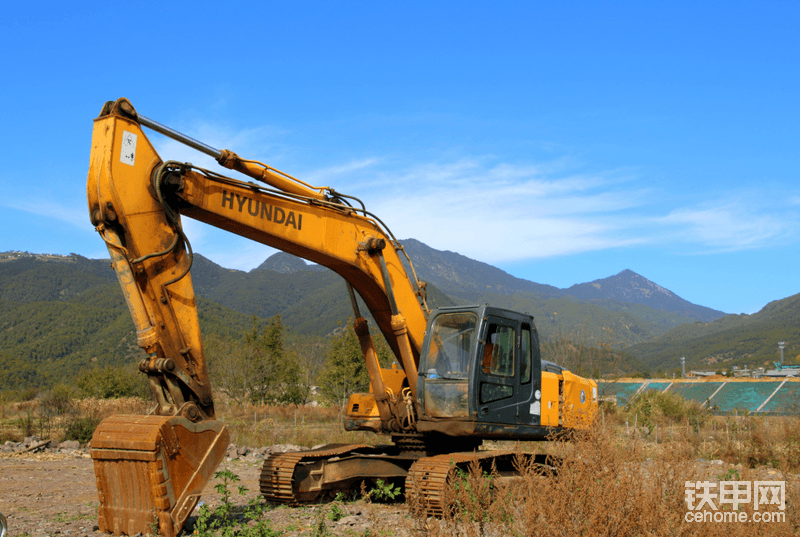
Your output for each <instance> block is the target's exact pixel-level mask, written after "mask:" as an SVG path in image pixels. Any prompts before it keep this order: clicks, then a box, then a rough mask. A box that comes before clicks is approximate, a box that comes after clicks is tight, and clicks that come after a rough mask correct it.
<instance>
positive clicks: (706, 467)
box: [415, 416, 800, 536]
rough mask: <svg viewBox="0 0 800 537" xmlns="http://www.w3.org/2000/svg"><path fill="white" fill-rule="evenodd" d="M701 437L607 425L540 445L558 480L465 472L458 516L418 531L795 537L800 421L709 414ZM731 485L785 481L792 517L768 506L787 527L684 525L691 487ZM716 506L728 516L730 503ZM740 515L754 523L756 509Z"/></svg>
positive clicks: (531, 471)
mask: <svg viewBox="0 0 800 537" xmlns="http://www.w3.org/2000/svg"><path fill="white" fill-rule="evenodd" d="M722 425H727V429H726V428H724V427H722ZM734 425H735V427H734ZM661 427H662V428H663V427H666V428H668V427H669V426H668V425H667V424H666V423H662V424H661ZM699 429H700V434H699V435H698V433H697V430H696V429H694V430H693V429H692V428H691V427H690V426H689V425H688V424H683V425H679V424H672V430H671V432H670V433H669V434H667V433H666V431H665V434H664V437H663V438H662V439H660V440H659V441H658V442H657V441H656V440H655V438H654V435H653V433H650V434H648V435H644V434H642V432H641V431H635V432H634V431H632V428H631V427H630V425H629V427H628V430H627V432H626V429H625V427H624V426H620V425H619V424H618V423H617V420H615V419H609V417H608V416H606V417H605V418H602V417H601V418H600V419H599V420H598V421H597V423H596V426H595V427H593V428H592V429H591V430H590V431H589V432H587V433H585V434H581V435H578V436H576V437H575V438H573V439H572V441H571V442H566V441H553V442H550V443H548V445H547V446H544V445H542V446H540V447H539V449H540V450H541V451H547V452H548V453H551V454H553V455H556V456H558V457H560V459H561V462H560V463H559V464H557V468H556V471H555V472H554V473H550V474H548V472H543V471H542V469H541V468H538V467H535V466H532V465H525V464H522V465H521V472H522V478H520V479H516V480H508V479H506V480H503V479H501V478H499V476H492V475H485V474H484V475H482V474H481V472H480V471H478V470H477V469H476V468H473V469H472V470H471V471H470V472H469V473H468V474H462V475H461V477H460V478H459V480H458V483H457V486H456V487H455V488H454V492H453V496H452V498H450V501H451V502H452V504H453V505H457V506H458V507H459V508H458V509H456V510H454V511H453V512H452V513H451V514H449V515H448V516H446V517H445V518H444V519H442V520H436V519H430V518H429V519H423V518H419V517H418V518H417V519H416V521H415V532H416V534H417V535H420V536H440V535H441V536H443V535H465V536H472V535H475V536H482V535H497V536H501V535H502V536H505V535H513V536H535V535H548V536H549V535H565V536H566V535H568V536H571V535H600V536H603V535H608V536H611V535H613V536H628V535H631V536H633V535H653V536H661V535H687V536H688V535H704V536H705V535H712V536H713V535H725V536H738V535H748V536H750V535H797V534H798V532H800V513H798V509H797V502H798V501H800V476H798V474H797V472H798V470H800V468H798V465H800V458H798V456H797V442H798V433H800V419H798V418H764V417H746V418H741V417H740V418H726V417H713V416H712V417H710V418H709V419H708V420H707V421H706V424H705V425H701V426H700V428H699ZM726 431H727V432H726ZM715 432H716V437H715V436H714V433H715ZM709 433H711V438H707V439H706V438H703V439H702V440H700V441H698V436H700V437H701V438H702V436H703V435H706V434H709ZM726 435H727V436H726ZM704 450H706V451H708V450H710V451H709V452H708V453H705V455H706V456H709V454H713V455H714V456H715V458H718V459H723V460H724V461H725V462H721V461H713V462H712V461H708V460H706V461H702V460H698V459H700V458H705V457H702V455H703V454H704ZM544 474H548V475H544ZM733 480H737V481H751V482H752V481H757V480H770V481H785V482H786V500H787V506H786V510H785V511H775V506H770V507H772V511H775V512H779V513H783V515H782V516H784V517H785V519H784V521H775V522H762V523H756V522H730V521H728V522H725V521H723V522H714V521H712V520H713V519H709V521H708V522H693V521H692V522H687V521H686V520H685V519H684V517H685V516H686V514H687V512H689V511H688V507H687V504H686V502H685V492H686V482H687V481H692V482H697V481H710V482H713V483H717V484H718V483H719V481H733ZM714 490H717V491H718V490H719V487H718V485H717V488H716V489H712V492H713V491H714ZM715 504H716V505H717V507H725V508H727V512H728V513H730V512H731V511H730V505H727V506H721V505H720V503H719V502H715ZM764 509H765V508H764V507H763V506H762V507H761V511H760V512H764ZM767 509H768V510H769V508H767ZM740 510H741V511H742V512H744V513H746V516H747V517H748V520H752V518H753V514H754V509H753V502H752V501H751V502H749V503H748V504H746V505H742V506H740ZM722 512H723V513H724V512H725V510H723V511H722ZM710 514H711V515H713V512H711V513H710ZM720 516H721V515H720ZM728 516H730V515H728Z"/></svg>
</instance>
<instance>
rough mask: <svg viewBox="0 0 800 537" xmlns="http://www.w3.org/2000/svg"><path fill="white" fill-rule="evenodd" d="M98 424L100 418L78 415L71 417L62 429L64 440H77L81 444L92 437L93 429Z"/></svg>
mask: <svg viewBox="0 0 800 537" xmlns="http://www.w3.org/2000/svg"><path fill="white" fill-rule="evenodd" d="M99 424H100V418H96V417H93V416H78V417H75V418H73V419H72V420H71V421H70V422H69V423H67V427H66V429H65V430H64V440H77V441H78V442H80V443H81V444H85V443H87V442H88V441H89V440H91V439H92V435H93V434H94V430H95V429H96V428H97V426H98V425H99Z"/></svg>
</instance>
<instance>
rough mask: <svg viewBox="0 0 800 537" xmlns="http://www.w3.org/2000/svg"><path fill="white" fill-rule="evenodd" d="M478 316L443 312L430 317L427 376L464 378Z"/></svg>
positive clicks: (473, 341)
mask: <svg viewBox="0 0 800 537" xmlns="http://www.w3.org/2000/svg"><path fill="white" fill-rule="evenodd" d="M477 327H478V316H477V315H476V314H474V313H471V312H468V313H445V314H442V315H439V316H438V317H436V319H434V321H433V326H432V327H431V337H430V341H431V343H430V346H429V347H428V356H427V360H426V362H425V363H426V364H427V371H426V376H427V377H429V378H445V379H466V378H468V377H469V367H470V365H469V364H470V353H471V351H472V348H473V346H474V344H475V337H476V333H477Z"/></svg>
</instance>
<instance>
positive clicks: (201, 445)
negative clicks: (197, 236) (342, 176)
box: [87, 99, 429, 537]
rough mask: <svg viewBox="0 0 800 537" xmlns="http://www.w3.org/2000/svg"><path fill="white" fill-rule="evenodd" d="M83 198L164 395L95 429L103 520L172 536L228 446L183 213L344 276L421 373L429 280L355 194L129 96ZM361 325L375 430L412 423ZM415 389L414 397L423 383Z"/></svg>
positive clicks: (120, 529) (108, 127)
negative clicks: (161, 117)
mask: <svg viewBox="0 0 800 537" xmlns="http://www.w3.org/2000/svg"><path fill="white" fill-rule="evenodd" d="M142 126H148V127H150V128H153V129H155V130H158V131H159V132H162V133H163V134H165V135H167V136H171V137H173V138H177V139H179V140H180V141H182V142H184V143H187V144H188V145H191V146H192V147H195V148H196V149H198V150H200V151H203V152H205V153H207V154H209V155H212V156H213V157H214V158H216V159H217V161H218V162H219V163H220V164H221V165H223V166H225V167H227V168H230V169H233V170H236V171H239V172H241V173H243V174H245V175H246V176H248V177H249V178H251V179H255V180H257V181H259V183H255V182H252V181H242V180H237V179H232V178H229V177H225V176H222V175H220V174H217V173H215V172H212V171H209V170H204V169H201V168H198V167H195V166H192V165H191V164H188V163H181V162H175V161H163V160H162V159H161V158H160V157H159V155H158V154H157V153H156V151H155V149H154V148H153V146H152V144H151V143H150V141H149V139H148V138H147V136H146V134H145V132H144V131H143V129H142ZM87 198H88V203H89V213H90V218H91V221H92V224H93V225H94V226H95V227H96V229H97V231H98V232H99V233H100V235H101V237H102V238H103V240H104V241H105V242H106V244H107V246H108V250H109V253H110V255H111V259H112V265H113V267H114V270H115V271H116V273H117V276H118V279H119V282H120V285H121V287H122V290H123V294H124V296H125V300H126V302H127V304H128V307H129V309H130V311H131V315H132V317H133V320H134V325H135V327H136V333H137V340H138V344H139V346H140V347H141V348H142V349H143V350H144V352H145V354H146V357H145V358H143V359H142V360H141V361H140V363H139V369H140V370H141V371H142V372H144V373H145V374H147V375H148V378H149V382H150V386H151V388H152V390H153V393H154V394H155V397H156V401H157V407H156V408H155V410H154V412H153V415H151V416H146V417H142V416H114V417H112V418H109V419H107V420H105V421H104V422H103V423H101V425H100V426H98V429H97V431H96V433H95V436H94V438H93V439H92V457H93V459H94V461H95V472H96V475H97V482H98V491H99V494H100V500H101V506H100V516H99V519H100V528H101V530H104V531H111V532H114V533H126V534H129V535H132V534H135V533H137V532H147V531H148V530H149V529H150V526H151V525H152V523H153V520H154V517H155V519H156V520H157V521H158V524H159V531H160V533H161V534H162V535H166V536H167V537H171V536H172V535H175V534H177V533H178V532H179V531H180V528H181V527H182V525H183V523H184V522H185V520H186V517H187V516H188V515H189V513H190V512H191V510H192V508H193V507H194V506H195V504H196V503H197V500H198V499H199V497H200V492H201V491H202V488H203V486H204V485H205V483H206V482H207V481H208V479H209V478H210V477H211V475H212V474H213V472H214V470H215V469H216V467H217V466H218V464H219V462H220V461H221V460H222V457H223V456H224V452H225V448H226V446H227V443H228V432H227V430H226V428H225V427H224V425H222V424H221V423H220V422H218V421H216V420H215V419H214V402H213V399H212V394H211V386H210V383H209V377H208V370H207V366H206V360H205V356H204V352H203V344H202V339H201V336H200V328H199V322H198V315H197V307H196V302H195V296H194V291H193V286H192V280H191V265H192V252H191V247H190V242H189V240H188V239H187V237H186V236H185V235H184V233H183V227H182V223H181V217H182V216H187V217H191V218H194V219H197V220H199V221H202V222H206V223H208V224H210V225H213V226H215V227H219V228H221V229H225V230H228V231H230V232H232V233H235V234H237V235H241V236H244V237H247V238H249V239H251V240H254V241H257V242H261V243H263V244H266V245H269V246H272V247H275V248H278V249H280V250H283V251H285V252H289V253H292V254H294V255H297V256H299V257H302V258H305V259H308V260H310V261H313V262H315V263H318V264H320V265H323V266H325V267H328V268H330V269H331V270H333V271H334V272H336V273H338V274H340V275H341V276H342V277H343V278H344V279H345V280H346V281H347V283H348V286H349V287H350V289H351V291H352V289H355V290H356V291H358V294H359V295H360V296H361V298H362V299H363V300H364V302H365V303H366V305H367V307H368V308H369V310H370V312H371V313H372V315H373V317H374V318H375V321H376V323H377V325H378V328H379V329H380V330H381V332H382V333H383V335H384V337H385V338H386V340H387V342H388V344H389V346H390V347H391V348H392V350H393V351H394V353H395V355H396V356H397V357H398V358H399V359H400V362H401V364H402V366H403V369H404V370H405V375H406V376H407V378H408V379H416V378H417V367H418V364H419V354H420V349H421V348H422V344H423V336H424V332H425V324H426V321H427V314H428V313H429V311H428V308H427V305H426V304H425V296H424V284H422V283H420V282H419V281H418V280H417V278H416V276H415V275H414V273H413V267H412V266H411V265H410V261H407V263H408V266H409V268H410V273H411V276H409V272H407V270H406V265H405V264H404V263H403V261H402V260H401V257H400V256H401V255H404V252H403V250H402V247H401V246H400V244H399V243H398V242H397V241H396V240H395V239H394V237H393V236H392V235H391V233H390V232H389V231H388V230H387V228H386V227H385V226H384V225H382V223H381V222H380V220H379V219H378V218H377V217H374V216H373V215H371V214H370V213H368V212H367V211H366V209H365V208H364V207H363V205H362V204H360V202H358V201H357V200H355V199H354V198H348V197H346V196H343V195H341V194H339V193H337V192H335V191H333V190H332V189H330V188H327V187H325V188H315V187H311V186H310V185H307V184H305V183H303V182H301V181H298V180H296V179H294V178H292V177H290V176H288V175H286V174H283V173H282V172H279V171H277V170H275V169H274V168H271V167H269V166H266V165H264V164H261V163H259V162H256V161H250V160H245V159H242V158H240V157H239V156H238V155H236V154H235V153H232V152H231V151H227V150H223V151H219V150H216V149H213V148H210V147H208V146H206V145H204V144H202V143H200V142H197V141H195V140H192V139H190V138H187V137H185V136H183V135H180V134H179V133H176V132H175V131H172V130H171V129H168V128H166V127H163V126H161V125H159V124H157V123H155V122H153V121H151V120H149V119H147V118H145V117H143V116H140V115H138V114H137V112H136V111H135V109H134V108H133V106H132V105H131V104H130V102H128V101H127V100H126V99H119V100H117V101H116V102H113V103H112V102H109V103H106V105H105V106H104V108H103V111H102V112H101V114H100V116H99V117H98V118H97V119H96V120H95V124H94V132H93V137H92V155H91V163H90V168H89V175H88V181H87ZM350 200H354V202H353V201H350ZM351 295H352V293H351ZM353 304H354V308H355V307H356V302H355V299H354V298H353ZM356 311H357V310H356ZM356 332H357V334H358V335H359V340H360V342H361V346H362V350H363V352H364V357H365V360H366V362H367V368H368V371H369V374H370V380H371V382H372V387H373V392H374V393H375V400H376V403H377V406H378V408H379V411H380V424H381V425H380V427H381V428H383V429H385V430H387V431H390V430H395V431H397V430H399V429H400V428H402V427H401V426H400V425H398V423H407V421H404V420H403V418H404V416H402V415H399V414H398V412H401V411H398V410H397V408H401V409H402V408H403V405H396V408H395V406H393V405H392V402H393V400H392V396H393V395H394V394H392V393H391V392H390V391H389V390H387V389H386V387H385V385H384V384H383V380H382V377H381V373H380V367H379V365H378V361H377V358H376V355H375V351H374V347H373V345H372V341H371V339H370V336H369V331H368V330H367V329H366V323H365V322H364V321H363V318H361V317H360V315H358V314H357V315H356ZM408 388H409V390H410V392H411V393H410V395H411V397H412V398H413V400H416V396H417V394H416V382H410V383H409V386H408ZM395 402H396V401H395ZM407 407H408V405H406V406H405V408H407ZM408 411H409V410H408V409H407V410H406V412H408ZM134 485H135V486H134ZM131 487H133V489H132V488H131ZM131 491H133V492H132V493H131Z"/></svg>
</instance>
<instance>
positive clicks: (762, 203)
mask: <svg viewBox="0 0 800 537" xmlns="http://www.w3.org/2000/svg"><path fill="white" fill-rule="evenodd" d="M791 204H792V202H791V200H788V203H787V205H791ZM787 205H783V204H782V203H780V201H779V200H768V199H767V196H765V195H764V194H763V193H749V195H739V196H734V197H728V198H724V199H719V200H712V201H707V202H704V203H702V204H700V205H698V206H694V207H680V208H677V209H674V210H672V211H670V212H669V214H667V215H666V216H664V217H663V218H662V219H661V222H662V223H663V224H664V225H665V226H667V227H668V228H672V229H673V231H674V233H675V234H676V238H677V239H678V240H679V241H680V242H682V243H683V244H685V245H687V246H690V247H694V248H703V249H707V250H709V253H716V252H732V251H739V250H750V249H756V248H762V247H767V246H774V245H776V244H778V243H779V242H781V241H787V240H791V239H792V238H793V237H796V236H797V235H798V232H800V220H799V219H798V217H797V215H796V211H790V210H787V209H788V207H787Z"/></svg>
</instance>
